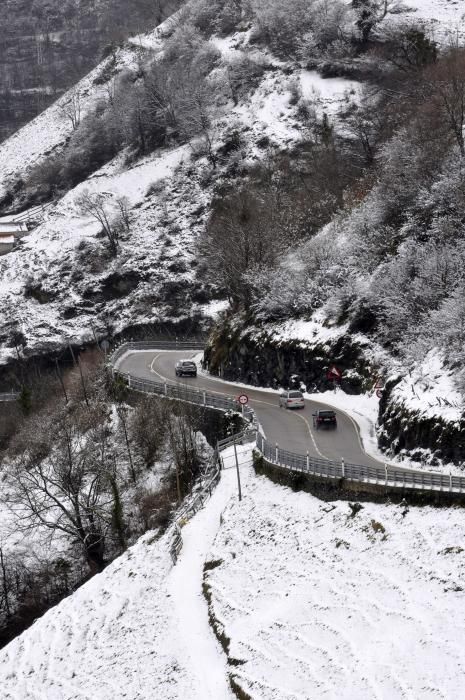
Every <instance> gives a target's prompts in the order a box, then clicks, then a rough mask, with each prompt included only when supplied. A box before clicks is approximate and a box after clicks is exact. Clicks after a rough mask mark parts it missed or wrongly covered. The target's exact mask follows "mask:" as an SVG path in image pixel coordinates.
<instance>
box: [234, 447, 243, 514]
mask: <svg viewBox="0 0 465 700" xmlns="http://www.w3.org/2000/svg"><path fill="white" fill-rule="evenodd" d="M233 445H234V457H235V458H236V472H237V490H238V493H239V501H242V491H241V475H240V472H239V461H238V459H237V448H236V441H235V440H234V442H233Z"/></svg>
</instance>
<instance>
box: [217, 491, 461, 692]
mask: <svg viewBox="0 0 465 700" xmlns="http://www.w3.org/2000/svg"><path fill="white" fill-rule="evenodd" d="M244 490H245V498H244V500H243V502H242V503H240V504H239V503H236V502H235V501H231V502H230V504H229V506H228V507H227V509H226V511H225V512H224V513H223V518H222V526H221V528H220V531H219V533H218V535H217V538H216V540H215V544H214V546H213V548H212V549H211V551H210V553H209V558H208V561H207V569H208V571H207V573H206V582H207V585H208V587H209V591H210V596H211V600H212V604H211V611H212V614H213V617H214V618H215V619H216V621H217V624H218V625H219V628H220V629H221V631H222V632H223V634H224V636H225V637H226V638H227V639H228V640H229V651H228V653H229V657H230V658H231V659H233V660H234V662H233V663H234V667H233V669H232V672H233V676H234V678H235V680H236V682H237V683H238V684H239V686H240V688H241V689H242V690H243V691H244V692H245V694H246V696H247V697H251V698H253V699H254V700H255V699H258V698H260V700H268V699H269V700H271V699H273V700H291V699H294V698H318V699H320V698H328V699H334V700H335V699H336V698H338V700H340V699H342V698H344V699H347V700H349V699H350V700H354V699H355V698H357V700H362V699H366V700H373V698H379V700H400V699H401V698H406V697H409V698H416V699H418V700H420V699H421V700H426V699H427V698H428V699H429V698H431V699H432V698H443V699H444V700H446V699H447V700H452V699H456V698H457V699H458V698H459V697H461V695H462V687H461V686H462V676H463V673H464V670H465V652H464V651H463V648H462V643H461V638H462V636H463V633H464V624H463V615H462V614H461V609H462V607H463V603H464V593H463V582H462V578H463V573H464V566H465V559H464V552H463V548H462V546H461V543H462V540H463V537H464V535H465V529H464V528H465V526H464V522H463V516H462V513H461V510H456V509H450V510H447V512H446V511H444V510H436V509H433V508H418V509H416V508H410V509H409V508H408V507H404V506H402V505H400V506H399V505H397V506H394V505H372V504H364V505H363V509H362V510H361V511H359V513H358V514H357V515H355V517H351V510H350V508H349V506H348V504H347V503H341V502H337V503H323V502H321V501H319V500H318V499H316V498H313V497H312V496H309V495H307V494H302V493H293V492H291V491H290V490H289V489H286V488H284V487H280V486H276V485H274V484H272V483H270V482H269V481H268V480H267V479H266V478H265V477H261V478H257V477H251V478H250V479H249V480H248V482H247V485H246V487H245V489H244ZM209 562H210V563H209Z"/></svg>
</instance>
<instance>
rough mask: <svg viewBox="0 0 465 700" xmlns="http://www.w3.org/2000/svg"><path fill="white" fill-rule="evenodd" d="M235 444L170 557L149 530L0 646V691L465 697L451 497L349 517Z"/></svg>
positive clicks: (77, 696) (16, 697) (457, 530)
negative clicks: (442, 505)
mask: <svg viewBox="0 0 465 700" xmlns="http://www.w3.org/2000/svg"><path fill="white" fill-rule="evenodd" d="M239 459H240V462H241V463H242V468H241V471H242V482H243V500H242V501H241V502H239V501H238V500H237V494H236V484H235V479H236V476H235V469H234V468H233V466H234V462H233V458H232V454H229V456H228V455H226V467H227V468H226V470H225V471H224V472H223V476H222V480H221V482H220V484H219V486H218V487H217V489H216V491H215V492H214V494H213V497H212V499H211V500H210V501H209V502H208V503H207V505H206V507H205V508H204V510H203V511H200V512H199V513H198V514H197V515H196V516H195V517H194V518H193V519H192V521H191V522H190V523H189V524H187V525H186V526H185V527H184V528H183V531H182V532H183V539H184V547H183V550H182V552H181V555H180V558H179V560H178V563H177V564H176V565H175V566H174V567H173V566H172V564H171V561H170V559H169V555H168V551H167V539H166V537H164V538H162V539H161V540H159V541H153V539H152V537H151V534H150V533H148V534H147V535H145V536H144V537H142V538H141V540H140V541H139V542H138V543H137V544H136V545H135V546H134V547H132V548H131V549H130V550H128V552H127V553H126V554H124V555H123V556H121V557H120V558H119V559H117V560H116V561H115V562H113V564H111V565H110V566H109V567H108V568H107V569H106V570H105V571H104V572H103V573H102V574H100V575H98V576H96V577H94V578H93V579H92V581H90V582H89V583H87V584H85V585H84V586H83V587H82V588H81V589H79V591H77V592H76V593H75V594H74V595H73V596H71V597H70V598H68V599H66V600H65V601H63V602H62V603H61V604H60V605H58V606H57V607H56V608H53V609H52V610H50V611H49V612H48V613H47V614H46V615H44V617H43V618H41V619H40V620H38V621H36V623H35V624H34V625H33V626H32V628H30V629H29V630H28V631H27V632H25V633H24V634H23V635H21V637H19V638H18V639H16V640H14V641H13V642H12V643H10V644H9V645H8V646H7V647H6V648H5V649H3V650H2V651H1V652H0V673H1V677H2V698H5V700H25V699H26V698H28V700H29V699H30V700H35V699H36V698H37V700H38V699H39V698H43V697H46V698H47V700H49V699H50V700H63V699H64V698H65V697H66V698H69V699H70V700H71V699H73V700H84V698H98V699H99V700H105V699H106V698H117V699H119V698H126V699H127V700H136V699H139V700H146V699H147V698H149V697H156V698H163V700H165V699H166V700H184V699H185V698H189V699H190V700H197V699H198V700H229V699H230V698H232V697H234V695H233V693H232V692H231V689H230V687H229V679H230V678H232V679H233V683H234V682H235V683H236V684H238V685H239V687H240V688H241V689H242V690H243V691H244V692H245V693H247V696H248V697H250V698H252V700H266V699H268V698H269V699H273V700H291V699H292V700H294V699H295V698H302V699H303V698H305V699H306V698H316V699H318V700H319V699H320V698H328V699H333V698H334V700H336V698H338V699H339V698H347V699H350V700H354V699H355V698H357V700H359V699H365V698H366V700H373V698H375V697H376V698H379V700H401V699H402V698H405V697H411V698H415V700H417V699H418V700H420V699H421V700H426V699H430V698H431V699H432V698H443V699H444V700H455V699H457V700H458V698H460V697H461V678H462V675H463V672H464V665H465V655H464V652H463V649H462V644H461V639H462V637H463V633H464V625H463V615H462V613H461V611H462V608H463V602H464V601H463V597H464V593H463V590H462V588H463V585H462V578H463V573H464V565H465V564H464V553H463V549H462V546H461V543H462V540H463V537H464V535H465V531H464V523H463V518H462V516H461V511H460V509H447V510H444V509H440V510H437V509H433V508H418V509H415V508H410V509H409V508H408V507H405V506H403V505H400V506H399V505H396V506H394V505H371V504H364V506H363V508H362V510H360V511H359V512H358V513H357V514H356V515H355V516H354V517H350V516H351V510H350V508H349V506H348V504H347V503H342V502H335V503H323V502H322V501H319V500H318V499H316V498H314V497H312V496H311V495H309V494H304V493H294V492H291V491H290V490H289V489H287V488H284V487H280V486H276V485H274V484H272V483H271V482H269V481H268V480H267V479H266V478H264V477H256V476H255V475H254V474H253V472H252V470H251V468H250V467H249V466H247V462H248V463H249V464H250V452H248V448H245V451H242V452H241V453H240V457H239ZM229 467H232V468H229ZM204 569H205V573H204ZM203 583H204V584H205V585H204V590H203V592H204V594H205V595H206V597H207V599H208V600H209V609H208V607H207V602H206V599H205V597H204V595H203V594H202V584H203ZM209 621H210V625H211V624H213V625H214V626H215V627H216V633H217V634H218V633H222V644H223V646H224V648H225V650H226V653H225V651H224V650H223V648H222V646H221V645H220V644H219V642H217V640H216V639H215V636H214V634H213V630H212V628H211V626H210V625H209Z"/></svg>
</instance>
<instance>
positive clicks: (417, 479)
mask: <svg viewBox="0 0 465 700" xmlns="http://www.w3.org/2000/svg"><path fill="white" fill-rule="evenodd" d="M181 342H182V343H186V345H185V347H186V349H187V348H191V349H197V348H199V349H201V348H203V344H202V343H201V342H200V341H192V342H191V341H181ZM162 345H163V341H147V342H131V343H125V344H123V345H122V346H121V347H120V348H118V349H117V350H116V351H115V353H113V355H112V357H111V359H110V362H111V364H112V365H113V367H114V365H115V363H116V362H117V361H118V359H119V358H120V357H122V355H124V354H125V352H127V351H128V350H141V349H154V350H158V349H160V350H163V349H175V348H178V347H179V342H175V341H164V346H162ZM113 371H114V372H115V373H117V374H119V375H120V376H121V377H123V378H124V379H126V381H127V383H128V386H130V387H131V389H135V390H136V391H141V392H144V393H151V394H158V395H160V396H166V397H167V398H172V399H176V400H179V401H187V402H189V403H194V404H197V405H201V406H206V407H209V408H215V409H218V410H222V411H229V410H232V411H241V407H240V406H239V405H238V403H237V402H236V400H235V399H233V398H228V397H226V396H221V395H218V394H209V393H208V392H206V391H201V390H198V389H192V388H191V387H188V386H187V385H179V384H168V383H162V382H154V381H151V380H145V379H139V378H137V377H134V376H131V375H130V374H125V373H122V372H119V371H118V370H115V369H114V370H113ZM242 413H243V416H244V418H247V419H248V420H249V421H250V423H251V425H253V426H254V430H256V419H255V413H254V411H253V409H251V408H250V407H246V408H245V409H244V410H243V411H242ZM241 435H242V434H241ZM236 437H237V436H236ZM222 442H224V441H222ZM225 444H226V443H225ZM219 445H220V447H221V444H220V443H219ZM256 446H257V449H258V450H259V451H260V452H261V453H262V455H263V456H264V458H265V459H266V460H267V461H268V462H270V463H271V464H275V465H276V466H279V467H281V468H284V469H289V470H291V471H296V472H302V473H306V474H311V475H314V476H319V477H325V478H329V479H347V480H349V481H355V482H358V483H370V484H379V485H384V486H385V487H387V488H388V487H391V488H407V489H415V490H430V491H449V492H451V493H452V492H453V493H465V477H461V476H452V474H438V473H435V472H426V471H425V472H419V471H417V472H416V471H413V470H412V471H408V470H403V469H396V468H395V467H394V466H392V465H388V464H385V465H384V466H379V467H366V466H362V465H359V464H351V463H348V462H344V460H341V461H340V462H336V461H331V460H326V459H318V458H315V457H310V455H309V454H308V453H307V454H306V455H302V454H298V453H295V452H290V451H288V450H283V449H281V448H279V447H278V446H277V445H273V444H272V443H270V442H268V441H267V440H266V439H265V438H264V437H263V435H262V434H261V433H260V432H259V431H257V438H256Z"/></svg>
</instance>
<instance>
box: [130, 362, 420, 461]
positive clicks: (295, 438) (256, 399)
mask: <svg viewBox="0 0 465 700" xmlns="http://www.w3.org/2000/svg"><path fill="white" fill-rule="evenodd" d="M198 352H199V351H198V350H197V351H186V350H183V351H172V350H170V351H161V350H159V351H157V350H147V351H141V350H138V351H130V352H128V353H126V354H125V355H124V356H123V357H122V358H121V359H120V360H118V362H117V367H118V369H119V370H120V371H121V372H125V373H126V372H127V373H129V374H131V375H133V376H135V377H138V378H140V379H149V380H155V381H160V380H161V381H163V382H167V383H168V384H182V385H188V386H190V387H195V388H197V389H199V390H204V391H208V392H209V393H211V394H215V393H217V394H219V395H221V396H237V395H238V393H241V391H242V390H241V389H239V388H238V387H237V385H235V384H231V383H229V382H226V381H223V380H220V379H216V378H210V377H208V376H205V375H203V374H198V376H197V377H196V378H185V377H183V378H178V377H176V376H175V373H174V365H175V362H176V360H178V359H180V358H183V359H187V358H192V357H195V356H196V355H198ZM244 393H247V395H248V397H249V403H250V405H251V406H252V408H253V409H254V410H255V412H256V415H257V417H258V420H259V422H260V424H261V426H262V429H263V432H264V433H265V436H266V437H267V439H268V440H270V441H272V442H277V443H278V444H279V447H280V448H282V449H285V450H289V451H292V452H298V453H300V454H305V453H306V452H307V451H308V452H309V454H310V456H312V457H319V458H320V459H321V458H324V459H330V460H340V459H342V458H343V459H344V460H345V462H346V463H347V462H350V463H352V464H358V465H361V466H377V467H379V466H380V464H384V463H383V462H381V461H380V460H377V459H375V458H374V457H371V456H370V455H368V454H367V453H366V452H365V451H364V449H363V445H362V441H361V439H360V434H359V431H358V427H357V425H356V423H355V421H354V420H353V419H352V418H351V417H350V416H348V415H347V414H345V413H344V412H342V411H340V410H338V411H337V418H338V427H337V429H336V430H319V431H317V430H315V429H314V428H313V422H312V413H313V412H314V411H315V410H316V409H317V408H325V407H326V406H325V405H324V404H323V403H318V402H315V401H306V402H305V408H304V409H303V410H299V411H289V410H286V409H283V408H279V405H278V396H277V394H276V393H271V392H269V391H263V390H260V389H254V388H247V390H245V391H244ZM328 408H331V407H328ZM396 469H397V470H402V468H401V467H399V466H396ZM409 471H412V470H409Z"/></svg>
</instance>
